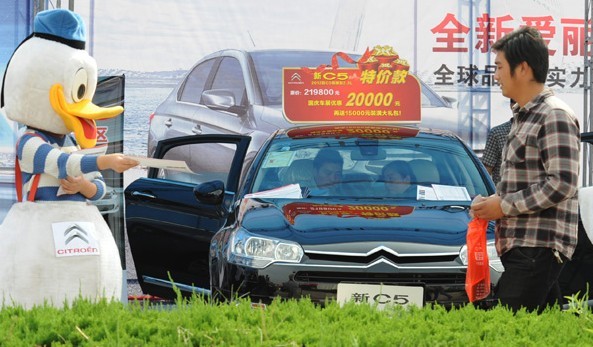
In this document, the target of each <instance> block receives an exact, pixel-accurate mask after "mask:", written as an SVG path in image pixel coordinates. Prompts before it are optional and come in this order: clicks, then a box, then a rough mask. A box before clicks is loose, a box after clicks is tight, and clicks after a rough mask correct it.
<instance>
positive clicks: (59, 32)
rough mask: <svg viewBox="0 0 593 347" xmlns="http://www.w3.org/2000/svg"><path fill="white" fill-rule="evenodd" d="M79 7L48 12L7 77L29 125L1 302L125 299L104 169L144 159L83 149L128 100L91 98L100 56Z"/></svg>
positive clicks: (12, 105)
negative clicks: (104, 204) (90, 48)
mask: <svg viewBox="0 0 593 347" xmlns="http://www.w3.org/2000/svg"><path fill="white" fill-rule="evenodd" d="M85 41H86V34H85V27H84V23H83V21H82V18H81V17H80V16H79V15H77V14H76V13H74V12H71V11H68V10H64V9H56V10H47V11H42V12H40V13H38V14H37V16H36V17H35V20H34V29H33V34H32V35H30V36H29V37H28V38H26V39H25V40H24V41H23V42H22V43H21V44H20V45H19V47H17V49H16V50H15V52H14V53H13V56H12V58H11V60H10V61H9V63H8V65H7V67H6V71H5V75H4V78H3V83H2V95H1V104H2V105H1V107H2V108H3V111H4V112H5V114H6V116H7V117H8V118H10V119H12V120H14V121H16V122H19V123H21V124H24V125H26V128H25V129H24V132H23V135H22V136H21V137H20V138H19V140H18V143H17V147H16V154H17V158H16V161H15V166H16V170H15V171H16V176H15V182H16V189H17V197H18V198H19V201H21V199H22V200H23V201H22V202H17V203H15V204H14V205H13V206H12V207H11V209H10V211H9V212H8V214H7V216H6V218H5V220H4V222H3V224H2V225H0V305H4V306H6V305H10V306H12V305H14V306H23V307H25V308H31V307H33V306H36V305H43V304H50V305H55V306H61V305H63V304H64V303H71V302H72V301H73V300H75V299H78V298H85V299H90V300H98V299H101V298H107V299H119V298H120V297H121V294H122V278H123V277H122V268H121V262H120V257H119V252H118V248H117V246H116V244H115V240H114V238H113V235H112V233H111V231H110V229H109V227H108V225H107V223H106V222H105V220H104V219H103V217H102V216H101V214H100V212H99V210H98V209H97V207H96V206H94V205H91V204H89V203H88V201H93V200H98V199H101V198H102V197H103V195H104V194H105V190H106V186H105V183H104V182H103V179H102V177H101V174H100V173H99V171H100V170H106V169H111V170H115V171H117V172H123V171H125V170H127V169H129V168H132V167H134V166H136V165H138V162H137V161H135V160H133V159H132V158H128V157H126V156H124V155H123V154H108V155H104V154H102V155H93V154H84V151H81V149H90V148H93V147H94V146H95V144H96V139H97V127H96V124H95V120H97V119H105V118H110V117H115V116H117V115H119V114H120V113H121V112H122V111H123V108H121V107H119V106H118V107H110V108H101V107H98V106H96V105H94V104H93V103H92V102H91V100H92V98H93V95H94V93H95V88H96V85H97V66H96V62H95V60H94V59H93V58H92V57H90V56H89V55H88V54H87V53H86V51H85Z"/></svg>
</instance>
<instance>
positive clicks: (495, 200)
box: [470, 194, 504, 220]
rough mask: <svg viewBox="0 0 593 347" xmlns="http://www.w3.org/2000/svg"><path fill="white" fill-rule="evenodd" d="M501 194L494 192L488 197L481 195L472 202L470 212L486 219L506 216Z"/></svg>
mask: <svg viewBox="0 0 593 347" xmlns="http://www.w3.org/2000/svg"><path fill="white" fill-rule="evenodd" d="M500 202H501V199H500V196H498V195H496V194H494V195H490V196H489V197H487V198H483V197H480V198H478V199H474V201H473V202H472V206H471V210H470V213H471V214H472V215H473V216H474V217H477V218H480V219H485V220H493V219H500V218H502V217H504V213H503V212H502V208H501V207H500Z"/></svg>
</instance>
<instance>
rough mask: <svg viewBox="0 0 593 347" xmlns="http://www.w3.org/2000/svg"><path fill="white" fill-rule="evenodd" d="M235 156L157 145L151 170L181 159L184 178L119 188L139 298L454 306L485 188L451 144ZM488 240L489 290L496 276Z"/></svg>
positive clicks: (466, 152) (312, 141)
mask: <svg viewBox="0 0 593 347" xmlns="http://www.w3.org/2000/svg"><path fill="white" fill-rule="evenodd" d="M249 142H250V138H249V137H248V136H239V135H217V136H209V135H202V136H186V137H179V138H173V139H168V140H163V141H161V142H160V143H159V145H158V148H157V150H156V153H155V157H157V158H163V159H171V160H176V159H179V158H191V159H190V160H189V161H186V162H187V164H188V166H189V170H187V171H180V170H170V169H154V168H151V169H150V170H149V173H148V177H147V178H142V179H139V180H137V181H135V182H133V183H132V184H131V185H130V186H128V188H127V189H126V192H125V194H126V215H127V217H126V222H127V232H128V237H129V241H130V246H131V250H132V255H133V257H134V263H135V265H136V270H137V273H138V279H139V282H140V285H141V287H142V289H143V291H144V292H145V293H147V294H153V295H157V296H160V297H164V298H171V297H174V296H175V294H174V291H173V290H172V287H173V286H176V287H178V288H179V289H181V291H182V292H183V293H187V294H191V293H192V292H198V293H203V294H207V295H211V296H213V297H214V298H216V299H223V300H225V299H226V300H232V299H234V298H236V297H244V296H249V297H250V298H251V299H252V301H254V302H263V303H269V302H270V301H271V300H273V299H274V298H276V297H280V298H300V297H305V296H307V297H310V298H311V300H313V301H314V302H319V303H323V302H325V300H327V299H335V300H338V301H340V302H345V301H349V300H354V301H357V302H369V303H372V304H377V305H379V306H385V305H417V306H422V305H426V304H433V303H439V304H442V305H458V304H464V303H467V302H468V298H467V295H466V292H465V273H466V270H467V262H466V260H467V256H466V254H467V252H466V248H465V242H466V233H467V225H468V222H469V220H470V217H469V215H468V212H469V206H470V203H471V200H472V199H473V198H474V197H475V196H476V195H478V194H480V195H482V196H488V195H490V194H493V193H494V186H493V183H492V181H491V179H490V177H489V175H488V173H487V172H486V170H485V168H484V167H483V166H482V164H481V163H480V161H479V159H478V158H477V157H476V156H475V155H474V153H473V152H472V151H471V150H470V149H469V148H468V147H467V146H466V145H465V144H464V143H463V142H462V141H461V140H460V139H459V138H458V137H457V136H455V135H453V134H451V133H449V132H441V131H436V130H427V129H418V128H415V127H402V126H390V125H371V124H369V125H365V124H351V125H335V124H334V125H319V126H308V127H294V128H290V129H287V130H279V131H276V132H275V133H273V134H272V135H271V136H270V138H269V139H268V141H267V142H266V143H265V144H264V145H263V147H262V148H261V149H260V151H259V152H258V154H257V155H256V157H255V158H249V160H245V155H246V152H247V148H248V146H249ZM221 167H223V168H225V169H221ZM492 226H493V225H492V224H491V225H490V227H489V230H488V233H487V235H488V239H489V243H488V254H489V258H490V268H491V279H492V284H493V285H494V284H495V283H496V281H497V280H498V278H499V276H500V273H501V272H502V271H503V269H502V266H501V264H500V261H499V259H498V257H497V256H496V251H495V249H494V243H493V239H494V235H493V227H492ZM489 299H490V298H488V299H486V300H484V302H485V303H486V302H489Z"/></svg>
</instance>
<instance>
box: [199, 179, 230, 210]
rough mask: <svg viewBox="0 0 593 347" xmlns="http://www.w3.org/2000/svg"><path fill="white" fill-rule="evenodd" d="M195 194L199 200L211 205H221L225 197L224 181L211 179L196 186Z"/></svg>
mask: <svg viewBox="0 0 593 347" xmlns="http://www.w3.org/2000/svg"><path fill="white" fill-rule="evenodd" d="M194 196H195V197H196V199H198V201H200V202H203V203H205V204H209V205H219V204H221V203H222V200H223V198H224V182H223V181H219V180H216V181H209V182H204V183H201V184H198V185H197V186H195V187H194Z"/></svg>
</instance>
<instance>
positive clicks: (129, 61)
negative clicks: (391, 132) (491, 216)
mask: <svg viewBox="0 0 593 347" xmlns="http://www.w3.org/2000/svg"><path fill="white" fill-rule="evenodd" d="M37 3H39V2H38V1H33V0H31V1H22V0H20V1H19V0H5V1H2V4H0V13H2V19H3V20H2V21H1V23H0V28H1V31H2V35H0V72H1V73H3V71H4V69H5V66H6V63H7V61H8V59H9V58H10V54H11V53H12V51H13V50H14V48H15V47H16V46H17V45H18V43H19V42H20V41H21V40H22V39H23V38H24V37H26V36H27V35H28V34H29V32H30V23H31V18H32V13H33V12H34V10H35V8H34V6H33V5H34V4H37ZM61 3H62V5H61V6H62V7H66V6H68V4H69V3H73V4H74V11H76V12H78V13H79V14H81V15H82V16H83V18H84V19H85V21H86V23H87V25H88V30H87V32H88V35H89V39H88V44H87V50H88V51H89V53H90V54H91V55H92V56H93V57H94V58H95V59H96V61H97V64H98V67H99V73H100V75H105V76H107V75H122V74H125V76H126V91H125V94H126V119H125V124H124V140H125V143H124V152H126V153H128V154H136V155H146V132H147V128H148V119H149V115H150V113H151V112H153V111H154V109H155V108H156V106H157V105H158V104H159V103H160V102H161V101H163V100H164V98H165V97H166V96H167V94H168V93H170V91H171V90H172V88H173V86H174V85H175V83H177V82H178V81H179V80H180V78H181V77H182V76H183V74H184V73H185V72H186V71H187V70H188V69H190V68H191V67H192V66H193V65H194V64H195V63H196V62H197V61H198V60H199V59H201V58H202V57H204V56H205V55H207V54H210V53H213V52H216V51H218V50H221V49H228V48H233V49H239V50H253V49H269V48H282V49H286V48H288V49H326V50H331V51H335V52H344V53H345V54H349V55H358V56H360V55H363V54H364V52H365V50H366V49H367V48H372V47H374V46H376V45H388V46H391V47H393V49H394V50H395V51H397V53H398V54H399V56H400V57H404V58H405V59H406V60H407V62H408V63H409V69H410V73H413V74H414V75H415V76H417V78H418V79H419V80H421V81H422V82H424V83H426V85H427V86H428V87H429V88H431V89H432V90H433V91H434V92H435V93H436V94H437V95H438V96H440V97H441V98H444V100H446V101H447V102H448V103H450V106H451V107H449V109H448V111H449V112H447V113H446V114H447V117H450V118H454V121H455V124H457V126H456V129H454V130H455V131H456V132H457V133H458V134H459V135H460V136H462V137H463V138H464V139H465V140H466V141H467V142H468V144H470V146H472V148H474V149H475V150H477V151H480V150H481V149H483V146H484V144H485V139H486V135H487V132H488V130H489V129H490V128H491V127H492V126H495V125H498V124H500V123H502V122H505V121H506V120H508V119H509V118H510V110H509V107H508V100H507V99H506V98H505V97H503V96H502V95H501V93H500V88H499V86H498V85H497V83H496V81H495V80H494V72H495V65H494V54H492V53H491V52H490V45H491V44H492V43H493V42H494V41H496V40H497V39H499V38H500V37H502V36H503V35H504V34H506V33H508V32H510V31H512V30H513V29H516V28H519V27H520V26H524V25H530V26H534V27H536V28H538V29H539V30H540V31H541V33H542V35H543V37H544V38H545V40H546V41H547V42H548V45H549V51H550V70H549V73H548V79H547V85H548V86H549V87H551V88H552V89H553V90H554V91H555V93H556V94H557V95H559V96H560V98H562V99H563V100H564V101H566V102H567V103H568V104H569V105H570V106H571V107H572V108H573V109H574V110H575V112H576V114H577V115H578V117H579V118H580V120H581V124H583V122H582V121H583V117H584V113H585V110H584V106H583V103H584V99H583V96H584V91H585V89H584V88H585V86H584V77H585V76H584V47H585V36H586V35H585V28H586V26H585V22H584V17H585V3H586V1H585V0H522V1H516V0H515V1H513V0H496V1H491V0H473V1H472V0H459V1H455V0H447V1H433V0H372V1H370V0H324V1H318V0H300V1H293V0H203V1H194V0H176V1H160V0H144V1H134V0H101V1H93V0H90V1H88V0H85V1H73V2H67V1H62V2H61ZM55 5H56V4H54V3H49V4H48V5H47V6H48V7H49V8H53V6H55ZM589 34H590V33H589ZM327 63H328V64H330V62H329V61H328V62H327ZM438 111H439V110H431V109H430V108H429V107H422V110H421V112H422V113H423V114H424V113H426V112H438ZM11 126H13V125H11V124H9V122H7V121H6V120H5V119H3V118H2V117H0V134H2V142H1V143H0V148H3V149H2V151H1V152H3V153H4V155H6V148H9V147H11V146H12V145H13V144H12V142H13V137H12V136H11V134H12V133H11V130H10V128H11ZM582 130H586V129H582ZM0 154H1V153H0ZM2 162H3V163H5V161H4V160H3V161H2ZM1 169H2V164H0V170H1ZM0 172H1V171H0ZM0 184H1V181H0ZM0 188H1V187H0ZM0 194H2V192H1V191H0Z"/></svg>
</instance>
